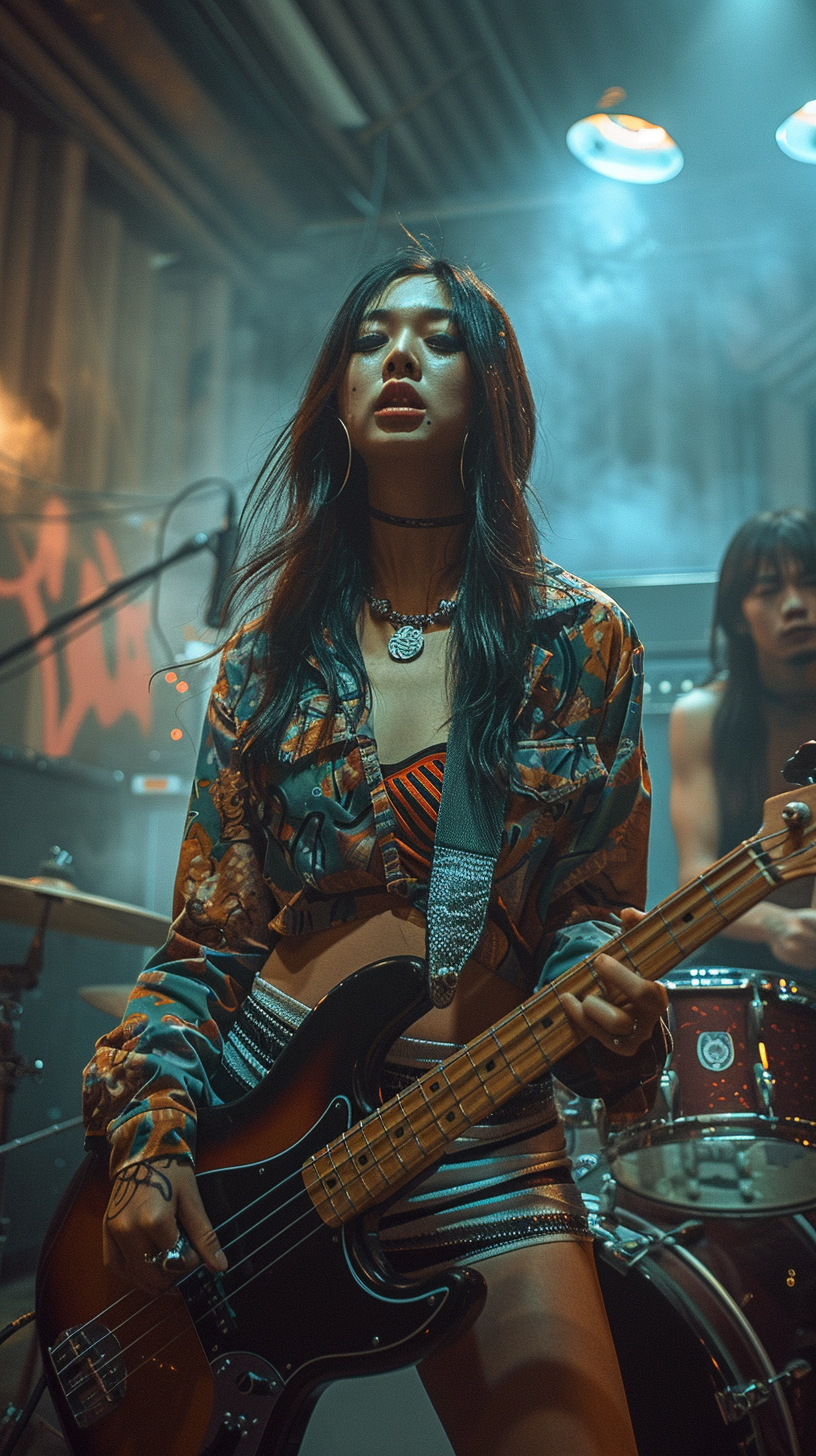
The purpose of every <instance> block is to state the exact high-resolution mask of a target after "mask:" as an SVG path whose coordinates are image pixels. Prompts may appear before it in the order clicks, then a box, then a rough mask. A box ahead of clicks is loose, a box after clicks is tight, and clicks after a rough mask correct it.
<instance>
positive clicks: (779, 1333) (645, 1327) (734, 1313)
mask: <svg viewBox="0 0 816 1456" xmlns="http://www.w3.org/2000/svg"><path fill="white" fill-rule="evenodd" d="M664 984H665V985H666V986H667V987H668V989H669V997H670V1006H669V1016H670V1022H671V1030H672V1035H673V1040H674V1049H673V1052H672V1054H671V1057H670V1060H669V1063H668V1066H667V1068H666V1070H665V1071H664V1073H663V1076H662V1079H661V1086H660V1091H659V1093H658V1097H657V1100H656V1103H655V1106H654V1108H653V1110H652V1112H651V1114H650V1115H649V1116H648V1117H647V1118H645V1119H643V1120H642V1121H640V1122H638V1123H637V1124H636V1125H635V1126H634V1127H628V1128H626V1129H625V1130H623V1131H620V1130H615V1129H613V1128H612V1127H611V1126H610V1125H609V1124H608V1123H607V1122H606V1119H605V1116H604V1113H603V1104H602V1103H588V1102H585V1101H583V1100H582V1099H576V1098H572V1097H570V1095H569V1094H568V1093H567V1092H566V1089H564V1090H563V1091H562V1092H561V1093H560V1094H559V1100H560V1102H561V1106H562V1115H563V1118H564V1121H565V1125H566V1127H567V1135H568V1146H569V1147H570V1151H571V1153H572V1157H573V1163H574V1170H575V1176H576V1178H577V1179H578V1180H579V1181H580V1187H581V1191H582V1193H583V1194H584V1197H585V1201H586V1203H587V1205H588V1207H589V1209H590V1214H591V1219H592V1223H593V1226H594V1229H595V1233H596V1249H597V1254H598V1269H599V1275H600V1279H601V1286H602V1288H603V1292H604V1298H605V1301H606V1305H607V1311H608V1314H609V1321H610V1325H611V1327H612V1333H613V1336H614V1338H615V1343H616V1345H617V1348H618V1355H619V1359H620V1363H621V1369H622V1372H623V1377H624V1383H625V1385H626V1389H627V1396H628V1399H629V1405H630V1410H631V1413H632V1420H633V1424H634V1427H635V1435H636V1438H637V1442H638V1450H639V1452H640V1456H686V1453H689V1452H694V1451H696V1452H699V1453H700V1456H816V992H814V991H812V990H809V989H807V988H805V987H804V986H802V985H800V984H799V983H798V982H797V980H796V977H795V974H794V973H791V975H790V976H789V977H785V976H777V975H772V974H766V973H764V972H760V971H741V970H731V969H700V970H678V971H675V972H674V973H673V974H672V975H670V976H667V977H665V978H664Z"/></svg>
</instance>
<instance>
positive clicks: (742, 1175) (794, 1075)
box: [596, 968, 816, 1216]
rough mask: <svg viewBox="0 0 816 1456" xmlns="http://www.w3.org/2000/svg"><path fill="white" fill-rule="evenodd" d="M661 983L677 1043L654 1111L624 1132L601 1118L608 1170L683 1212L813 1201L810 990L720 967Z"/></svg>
mask: <svg viewBox="0 0 816 1456" xmlns="http://www.w3.org/2000/svg"><path fill="white" fill-rule="evenodd" d="M664 984H665V985H666V986H667V987H668V989H669V1010H670V1020H671V1025H672V1036H673V1042H674V1046H673V1051H672V1054H671V1057H670V1062H669V1066H668V1068H667V1069H666V1070H665V1071H664V1073H663V1075H662V1076H661V1079H660V1085H659V1090H658V1097H657V1100H656V1103H655V1107H654V1108H653V1109H652V1112H651V1113H650V1114H649V1115H648V1116H647V1117H645V1118H642V1119H640V1120H639V1122H638V1123H637V1124H635V1125H632V1126H630V1127H627V1128H625V1129H623V1130H621V1131H619V1132H618V1131H616V1130H615V1129H614V1128H609V1127H608V1126H607V1125H606V1123H605V1121H604V1118H603V1115H602V1114H599V1115H598V1117H597V1118H596V1122H597V1126H598V1131H599V1135H600V1136H601V1140H602V1145H603V1146H604V1149H605V1151H606V1154H607V1157H608V1161H609V1168H610V1172H611V1174H612V1176H613V1177H614V1178H615V1179H616V1180H617V1181H618V1182H619V1183H620V1184H621V1186H622V1187H624V1188H627V1189H629V1190H630V1191H631V1192H632V1193H635V1194H637V1195H638V1196H640V1197H642V1198H645V1199H646V1200H647V1201H650V1202H654V1203H657V1204H666V1205H668V1206H670V1207H672V1208H677V1209H683V1210H687V1211H688V1212H690V1213H696V1212H701V1213H709V1214H721V1215H725V1216H731V1215H738V1216H746V1215H747V1216H753V1215H755V1214H757V1215H767V1214H768V1213H781V1212H793V1211H794V1210H796V1209H797V1208H799V1209H806V1208H810V1207H812V1206H813V1205H814V1204H816V1066H814V1061H813V1053H812V1048H813V1044H814V1038H816V994H814V993H813V992H812V991H810V990H808V989H806V988H804V987H801V988H800V987H799V986H798V985H797V983H796V982H795V981H791V980H788V978H785V977H781V978H780V977H776V976H773V975H771V974H768V973H766V972H748V971H736V972H735V971H733V970H722V969H719V968H704V969H698V970H683V971H676V972H673V973H672V974H671V975H670V976H667V977H665V978H664ZM605 1198H606V1200H607V1202H609V1201H610V1194H609V1192H606V1193H605Z"/></svg>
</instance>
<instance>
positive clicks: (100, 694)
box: [0, 499, 152, 757]
mask: <svg viewBox="0 0 816 1456" xmlns="http://www.w3.org/2000/svg"><path fill="white" fill-rule="evenodd" d="M64 512H65V507H64V505H63V504H62V502H61V501H59V500H57V499H52V500H49V501H48V503H47V505H46V506H45V509H44V516H45V519H44V520H43V522H42V524H41V525H40V526H39V528H38V530H37V535H36V539H35V543H34V547H33V550H32V551H31V553H30V554H28V553H27V552H26V549H25V547H24V545H23V543H22V541H21V540H20V537H19V533H18V532H17V531H16V530H15V529H13V528H12V529H11V530H10V531H9V536H10V540H11V543H12V546H13V549H14V553H15V555H16V557H17V560H18V563H19V566H20V574H19V576H16V577H11V578H5V577H0V599H3V600H6V601H13V602H16V603H17V604H18V605H19V607H20V609H21V611H22V613H23V616H24V617H25V621H26V627H27V629H28V631H29V632H38V631H39V630H40V628H41V627H44V626H45V625H46V623H47V622H48V621H49V619H50V618H52V617H54V616H55V615H56V611H57V605H59V607H60V608H61V609H63V610H64V609H65V608H66V605H70V604H66V603H65V602H64V601H63V600H62V598H63V592H64V589H65V578H66V568H67V566H68V562H69V559H71V557H74V559H75V557H76V538H74V542H73V543H72V541H71V534H70V525H69V522H68V521H66V520H64V519H62V517H63V516H64ZM93 542H94V547H95V550H96V561H95V560H94V559H93V558H92V557H91V556H83V557H82V558H81V560H80V562H79V589H78V592H77V605H79V603H80V602H87V601H89V600H90V599H91V597H94V596H96V595H97V593H98V592H100V591H104V589H105V587H106V586H108V585H109V584H110V582H112V581H115V580H116V578H117V577H119V576H121V575H122V568H121V566H120V564H119V557H118V555H117V553H116V549H115V547H114V545H113V542H112V541H111V538H110V536H109V535H108V533H107V531H105V530H103V529H102V528H101V527H97V529H96V530H95V531H94V533H93ZM97 562H98V564H97ZM148 620H149V618H148V608H147V606H146V604H145V603H143V602H138V603H131V604H128V605H125V606H120V607H119V609H118V611H117V612H116V613H115V614H114V616H113V618H112V620H111V621H110V623H109V624H108V626H107V628H106V635H107V638H108V641H107V644H106V640H105V635H103V625H102V622H101V621H100V620H99V618H95V619H93V621H92V625H91V626H90V627H86V630H85V631H84V632H83V633H82V634H81V635H80V636H77V637H75V638H74V639H73V640H70V631H69V634H68V638H69V640H63V641H62V642H61V643H60V648H59V653H58V654H54V653H52V652H50V650H49V649H50V647H51V645H52V643H51V639H48V638H46V640H45V642H44V643H42V644H41V645H40V648H39V649H38V658H39V662H38V670H39V676H40V688H41V692H42V744H41V747H42V750H43V752H45V753H48V754H53V755H55V756H56V757H61V756H65V755H68V754H69V753H70V752H71V748H72V747H73V744H74V742H75V740H76V737H77V734H78V732H79V730H80V728H81V727H82V724H83V722H84V720H85V718H86V716H87V714H88V713H95V714H96V717H97V721H98V722H99V724H100V726H101V727H102V728H110V727H112V726H113V724H114V723H116V722H117V721H118V720H119V719H120V718H121V717H122V716H123V715H124V714H125V713H132V714H133V715H134V717H135V718H136V720H137V722H138V723H139V726H140V728H141V730H142V732H143V733H144V734H147V733H149V732H150V728H151V721H152V714H151V704H150V697H149V693H148V682H149V678H150V672H151V663H150V654H149V652H148V647H147V629H148ZM106 646H107V650H106ZM109 659H110V663H109ZM60 660H61V663H62V667H63V675H62V676H63V682H64V684H65V685H66V686H65V687H63V689H62V691H61V687H60ZM37 746H38V747H39V746H40V745H37Z"/></svg>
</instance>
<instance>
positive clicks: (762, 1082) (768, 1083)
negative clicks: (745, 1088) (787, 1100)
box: [754, 1062, 773, 1118]
mask: <svg viewBox="0 0 816 1456" xmlns="http://www.w3.org/2000/svg"><path fill="white" fill-rule="evenodd" d="M754 1078H755V1080H756V1084H757V1092H758V1093H759V1100H760V1102H761V1103H762V1107H763V1110H764V1111H765V1113H767V1115H768V1117H771V1118H772V1117H773V1077H772V1076H771V1073H770V1069H769V1068H768V1067H766V1066H764V1065H763V1063H762V1062H754Z"/></svg>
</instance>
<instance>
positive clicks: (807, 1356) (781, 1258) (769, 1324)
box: [584, 1194, 816, 1456]
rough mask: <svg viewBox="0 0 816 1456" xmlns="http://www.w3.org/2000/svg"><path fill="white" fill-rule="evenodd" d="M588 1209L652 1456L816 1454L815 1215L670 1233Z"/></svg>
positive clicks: (627, 1380) (640, 1439) (635, 1407)
mask: <svg viewBox="0 0 816 1456" xmlns="http://www.w3.org/2000/svg"><path fill="white" fill-rule="evenodd" d="M584 1199H585V1202H586V1203H587V1205H588V1207H589V1208H590V1210H591V1212H590V1223H591V1226H592V1229H593V1233H594V1234H595V1239H596V1251H597V1255H598V1260H597V1263H598V1274H599V1277H600V1281H601V1287H602V1291H603V1295H604V1300H605V1303H606V1307H607V1313H608V1315H609V1319H610V1325H611V1327H612V1333H613V1338H614V1340H615V1344H616V1347H617V1349H618V1357H619V1361H620V1364H621V1371H622V1374H623V1377H624V1385H625V1387H626V1392H627V1398H628V1401H629V1407H630V1413H631V1415H632V1420H633V1424H634V1427H635V1436H636V1440H637V1445H638V1450H639V1451H640V1452H641V1456H687V1453H688V1452H689V1451H692V1450H700V1451H702V1452H705V1453H709V1452H712V1453H713V1452H716V1453H717V1456H720V1453H725V1452H726V1451H727V1452H728V1453H733V1456H816V1445H815V1444H814V1437H815V1436H816V1421H814V1412H815V1411H816V1386H814V1366H816V1323H814V1310H813V1306H812V1300H811V1298H810V1291H811V1289H812V1287H813V1283H814V1279H816V1248H815V1247H814V1244H816V1230H814V1226H813V1223H812V1219H807V1218H806V1216H804V1215H795V1216H793V1217H790V1218H786V1217H782V1218H779V1219H774V1220H770V1219H766V1220H765V1221H764V1222H754V1223H752V1224H749V1223H745V1222H734V1221H730V1222H727V1221H723V1220H718V1221H717V1222H715V1223H706V1224H704V1223H703V1222H702V1221H701V1220H697V1219H694V1220H689V1221H686V1222H685V1223H684V1224H681V1225H679V1226H678V1227H676V1228H672V1229H669V1230H667V1231H663V1230H661V1228H660V1227H659V1226H657V1225H655V1224H654V1223H652V1222H650V1219H651V1217H652V1215H650V1214H647V1216H646V1217H643V1216H641V1215H640V1214H636V1213H634V1212H630V1210H629V1209H627V1208H625V1207H624V1208H620V1209H619V1211H618V1212H617V1213H616V1214H615V1215H614V1217H609V1216H608V1215H604V1213H603V1209H602V1207H601V1206H600V1205H601V1202H602V1200H601V1199H600V1198H593V1197H592V1195H586V1194H585V1195H584ZM754 1230H756V1232H754ZM690 1242H693V1243H695V1244H696V1245H697V1247H695V1249H694V1250H693V1251H692V1250H691V1249H690V1248H688V1247H687V1245H688V1243H690ZM786 1270H787V1276H786V1273H785V1271H786ZM794 1271H795V1272H794ZM747 1310H750V1312H751V1318H750V1319H749V1317H748V1313H747V1312H746V1311H747ZM766 1340H767V1345H766V1343H765V1342H766ZM769 1352H772V1353H769ZM678 1371H682V1376H683V1378H682V1381H681V1382H678V1380H677V1372H678ZM726 1432H727V1433H728V1434H726Z"/></svg>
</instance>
